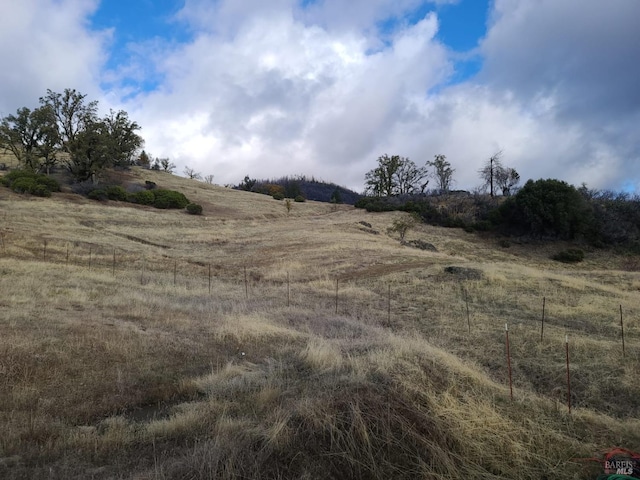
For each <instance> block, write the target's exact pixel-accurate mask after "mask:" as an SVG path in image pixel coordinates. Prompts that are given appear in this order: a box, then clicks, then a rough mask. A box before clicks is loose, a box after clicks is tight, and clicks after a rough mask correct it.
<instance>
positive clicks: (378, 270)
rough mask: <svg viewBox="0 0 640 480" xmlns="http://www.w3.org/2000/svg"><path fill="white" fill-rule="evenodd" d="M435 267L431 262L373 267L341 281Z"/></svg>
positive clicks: (344, 277) (352, 274) (351, 274)
mask: <svg viewBox="0 0 640 480" xmlns="http://www.w3.org/2000/svg"><path fill="white" fill-rule="evenodd" d="M432 265H433V262H431V261H423V262H409V263H394V264H391V265H372V266H371V267H366V268H363V269H361V270H357V271H355V272H348V273H344V274H342V275H341V276H340V277H339V280H356V279H359V278H374V277H382V276H384V275H389V274H390V273H397V272H404V271H408V270H415V269H417V268H426V267H430V266H432Z"/></svg>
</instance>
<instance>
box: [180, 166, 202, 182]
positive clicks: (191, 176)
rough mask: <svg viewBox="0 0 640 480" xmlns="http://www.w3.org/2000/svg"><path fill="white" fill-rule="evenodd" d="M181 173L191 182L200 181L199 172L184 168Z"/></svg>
mask: <svg viewBox="0 0 640 480" xmlns="http://www.w3.org/2000/svg"><path fill="white" fill-rule="evenodd" d="M183 173H184V174H185V175H186V176H187V178H189V179H191V180H200V179H201V178H202V175H201V174H200V172H196V171H195V169H193V168H191V167H184V170H183Z"/></svg>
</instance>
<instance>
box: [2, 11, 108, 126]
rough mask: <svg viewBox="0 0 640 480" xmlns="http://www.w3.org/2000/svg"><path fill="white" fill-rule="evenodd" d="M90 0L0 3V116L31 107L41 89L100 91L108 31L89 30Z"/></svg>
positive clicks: (36, 100) (43, 93) (33, 105)
mask: <svg viewBox="0 0 640 480" xmlns="http://www.w3.org/2000/svg"><path fill="white" fill-rule="evenodd" d="M96 7H97V1H94V0H21V1H19V2H9V1H6V2H3V6H2V15H0V64H1V65H2V69H1V70H0V88H1V90H2V96H0V114H2V115H7V114H9V113H14V112H15V110H16V109H17V108H20V107H23V106H28V107H35V106H37V104H38V98H39V97H40V96H43V95H45V93H46V90H47V88H50V89H52V90H54V91H62V90H64V89H65V88H76V89H78V90H79V91H82V92H83V93H86V94H90V95H93V96H94V98H95V96H96V95H98V94H99V93H100V89H99V82H100V69H101V67H102V64H103V62H104V58H105V53H104V52H105V50H104V48H105V45H106V44H107V43H108V40H109V32H92V31H90V29H89V26H88V24H87V21H86V18H87V16H88V15H89V14H90V13H91V12H93V11H94V10H95V9H96Z"/></svg>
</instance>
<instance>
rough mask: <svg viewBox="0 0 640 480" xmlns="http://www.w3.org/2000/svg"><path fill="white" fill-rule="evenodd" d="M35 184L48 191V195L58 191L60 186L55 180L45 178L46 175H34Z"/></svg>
mask: <svg viewBox="0 0 640 480" xmlns="http://www.w3.org/2000/svg"><path fill="white" fill-rule="evenodd" d="M36 183H37V184H38V185H42V186H44V187H45V188H46V189H47V190H49V193H51V192H59V191H60V184H59V183H58V182H57V181H56V180H55V179H53V178H51V177H47V176H46V175H36ZM48 196H51V195H48Z"/></svg>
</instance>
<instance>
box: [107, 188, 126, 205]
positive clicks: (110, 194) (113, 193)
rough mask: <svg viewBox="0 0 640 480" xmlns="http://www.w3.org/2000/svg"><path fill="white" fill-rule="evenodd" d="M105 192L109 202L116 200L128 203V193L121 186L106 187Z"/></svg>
mask: <svg viewBox="0 0 640 480" xmlns="http://www.w3.org/2000/svg"><path fill="white" fill-rule="evenodd" d="M104 191H105V193H106V194H107V198H108V199H109V200H116V201H119V202H126V201H127V197H128V195H127V191H126V190H125V189H124V188H122V187H121V186H119V185H111V186H109V187H106V188H105V189H104Z"/></svg>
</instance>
